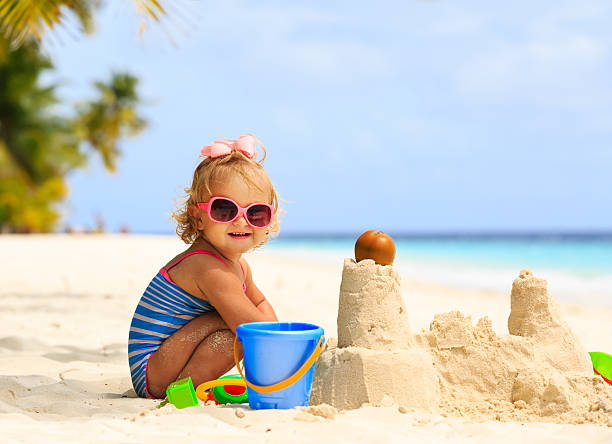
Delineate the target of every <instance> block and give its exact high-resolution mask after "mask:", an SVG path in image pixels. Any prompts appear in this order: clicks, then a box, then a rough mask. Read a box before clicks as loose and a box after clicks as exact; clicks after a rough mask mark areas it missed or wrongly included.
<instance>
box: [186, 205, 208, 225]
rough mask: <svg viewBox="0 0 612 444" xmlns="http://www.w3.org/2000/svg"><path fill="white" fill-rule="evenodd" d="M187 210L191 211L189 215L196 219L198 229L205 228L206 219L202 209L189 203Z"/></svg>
mask: <svg viewBox="0 0 612 444" xmlns="http://www.w3.org/2000/svg"><path fill="white" fill-rule="evenodd" d="M187 211H188V212H189V215H190V216H191V217H193V219H194V220H195V223H196V228H197V229H198V230H203V229H204V221H203V220H202V211H200V209H199V208H198V207H196V206H195V205H189V207H188V208H187Z"/></svg>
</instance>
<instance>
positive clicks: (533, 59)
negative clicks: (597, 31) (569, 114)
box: [457, 34, 612, 108]
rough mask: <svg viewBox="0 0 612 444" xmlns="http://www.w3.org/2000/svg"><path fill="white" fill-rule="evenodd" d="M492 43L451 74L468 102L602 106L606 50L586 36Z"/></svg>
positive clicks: (605, 87) (607, 93)
mask: <svg viewBox="0 0 612 444" xmlns="http://www.w3.org/2000/svg"><path fill="white" fill-rule="evenodd" d="M555 37H557V38H552V39H548V40H535V41H527V42H523V43H508V42H504V43H498V44H496V45H494V46H493V47H490V48H488V50H487V51H486V52H483V53H481V54H478V55H476V56H475V57H472V58H471V59H469V60H468V61H467V62H466V63H465V64H464V65H463V66H462V67H460V69H459V71H458V74H457V82H458V87H459V90H460V91H461V92H462V93H463V94H465V95H467V96H470V97H471V98H474V99H476V100H482V101H491V102H504V103H533V104H537V105H554V106H560V107H567V108H581V107H584V106H591V105H593V104H597V103H600V104H603V103H604V102H605V103H607V102H608V100H609V98H610V95H611V93H612V91H611V90H610V86H609V84H608V82H607V80H605V78H606V76H605V71H608V69H609V66H608V65H609V57H608V53H609V46H608V44H607V43H606V42H605V41H604V40H603V39H601V38H597V37H594V36H592V35H587V34H569V35H564V36H562V37H561V36H555Z"/></svg>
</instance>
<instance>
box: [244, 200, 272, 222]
mask: <svg viewBox="0 0 612 444" xmlns="http://www.w3.org/2000/svg"><path fill="white" fill-rule="evenodd" d="M247 219H248V220H249V222H250V223H251V224H252V225H254V226H256V227H265V226H267V225H268V224H269V223H270V220H272V210H270V207H267V206H266V205H253V206H252V207H251V208H249V209H248V210H247Z"/></svg>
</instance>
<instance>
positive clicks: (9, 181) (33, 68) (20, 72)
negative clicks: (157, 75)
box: [0, 37, 146, 232]
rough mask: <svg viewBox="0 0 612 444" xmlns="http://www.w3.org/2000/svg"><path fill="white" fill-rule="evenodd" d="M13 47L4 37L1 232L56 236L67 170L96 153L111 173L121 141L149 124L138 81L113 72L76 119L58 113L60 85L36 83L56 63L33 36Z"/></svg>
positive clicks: (0, 79)
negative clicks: (140, 111) (139, 107)
mask: <svg viewBox="0 0 612 444" xmlns="http://www.w3.org/2000/svg"><path fill="white" fill-rule="evenodd" d="M9 46H10V42H9V41H8V40H7V39H4V38H1V37H0V54H4V58H1V57H0V228H1V229H2V230H3V231H17V232H30V231H50V230H52V229H53V228H54V227H55V224H56V222H57V220H58V219H59V213H58V211H57V209H56V205H57V203H59V202H61V201H62V200H63V199H64V198H65V196H66V193H67V186H66V183H65V177H66V175H67V173H68V172H69V171H71V170H73V169H74V168H77V167H80V166H82V165H84V164H85V162H86V161H87V159H88V157H89V155H90V154H91V153H92V152H97V153H99V154H100V155H101V156H102V159H103V160H104V164H105V166H106V167H107V169H108V170H110V171H113V170H114V169H115V164H116V160H117V157H118V155H119V149H118V143H119V140H120V139H121V138H123V137H125V136H130V135H135V134H138V133H139V132H140V131H142V129H143V128H144V127H145V126H146V122H145V121H144V119H142V118H141V117H139V116H138V115H137V113H136V107H137V105H138V103H139V98H138V94H137V85H138V80H137V79H136V78H135V77H133V76H131V75H129V74H121V73H116V74H113V75H112V78H111V80H110V82H108V83H104V82H96V84H95V85H96V88H97V90H98V93H99V98H97V99H96V100H92V101H90V102H87V103H84V104H82V105H80V106H78V107H77V109H76V110H75V115H73V116H62V115H58V114H57V112H55V113H54V112H53V108H54V106H55V105H57V104H58V103H59V100H58V98H57V97H56V94H55V87H54V86H47V87H42V86H40V85H39V81H38V80H39V76H40V75H41V74H42V73H43V72H45V71H47V70H50V69H53V64H52V63H51V61H50V60H49V59H48V58H47V57H46V56H44V55H42V54H41V52H40V51H39V48H38V44H37V43H36V42H35V41H33V40H31V39H29V40H27V41H25V42H23V44H22V45H21V46H20V47H18V48H16V49H13V50H11V49H10V48H9ZM87 147H89V150H87Z"/></svg>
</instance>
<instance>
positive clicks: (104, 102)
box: [75, 73, 146, 171]
mask: <svg viewBox="0 0 612 444" xmlns="http://www.w3.org/2000/svg"><path fill="white" fill-rule="evenodd" d="M137 83H138V79H137V78H136V77H133V76H131V75H129V74H116V73H115V74H113V75H112V79H111V81H110V83H109V84H108V85H106V84H104V83H102V82H96V83H95V87H96V89H97V90H98V92H99V93H100V98H99V99H98V100H97V101H94V102H89V103H87V104H86V105H84V106H81V107H80V110H79V117H78V118H77V119H76V121H75V125H76V127H75V131H76V133H77V134H78V135H79V136H80V138H82V139H83V140H86V141H87V142H89V144H90V145H91V147H93V148H94V149H95V150H96V151H98V152H99V153H100V155H101V156H102V160H103V161H104V166H105V167H106V168H107V169H108V170H110V171H115V169H116V165H115V160H116V158H117V157H118V155H119V150H118V148H117V140H118V139H120V138H121V137H124V136H134V135H137V134H138V133H140V132H141V131H142V130H143V129H144V128H145V127H146V122H145V121H144V120H143V119H141V118H140V117H138V116H137V115H136V113H135V111H134V108H135V107H136V105H137V104H138V101H139V99H138V95H137V93H136V85H137Z"/></svg>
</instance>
